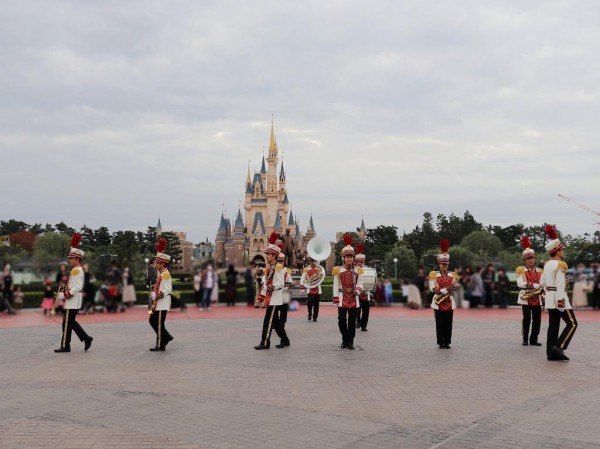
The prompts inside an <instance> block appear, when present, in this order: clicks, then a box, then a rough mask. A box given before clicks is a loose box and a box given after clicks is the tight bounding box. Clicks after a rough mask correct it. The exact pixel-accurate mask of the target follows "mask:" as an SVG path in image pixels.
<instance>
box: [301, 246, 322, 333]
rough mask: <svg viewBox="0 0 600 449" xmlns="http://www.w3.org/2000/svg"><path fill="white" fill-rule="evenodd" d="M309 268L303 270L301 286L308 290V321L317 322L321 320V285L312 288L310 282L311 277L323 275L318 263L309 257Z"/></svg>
mask: <svg viewBox="0 0 600 449" xmlns="http://www.w3.org/2000/svg"><path fill="white" fill-rule="evenodd" d="M307 259H308V263H309V266H308V267H305V268H304V269H303V270H302V277H300V285H303V286H304V288H306V291H307V293H308V299H307V300H306V307H307V308H308V321H311V320H312V321H313V322H316V321H317V319H318V318H319V301H320V300H321V293H322V290H321V285H317V286H316V287H312V286H311V284H310V282H309V280H310V278H311V277H314V276H318V275H320V273H321V270H320V269H319V266H318V264H317V261H316V260H315V259H313V258H312V257H310V256H308V257H307Z"/></svg>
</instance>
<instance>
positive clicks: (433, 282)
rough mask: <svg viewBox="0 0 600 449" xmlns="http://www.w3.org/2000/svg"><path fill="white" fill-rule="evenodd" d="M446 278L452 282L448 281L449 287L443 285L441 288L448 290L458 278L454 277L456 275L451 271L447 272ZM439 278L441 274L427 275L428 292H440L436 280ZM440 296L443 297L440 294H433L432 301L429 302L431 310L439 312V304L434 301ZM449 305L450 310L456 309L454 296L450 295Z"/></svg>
mask: <svg viewBox="0 0 600 449" xmlns="http://www.w3.org/2000/svg"><path fill="white" fill-rule="evenodd" d="M446 276H448V277H450V278H452V280H451V281H450V285H445V286H443V287H441V288H445V289H446V290H450V288H451V286H453V285H454V284H455V283H456V281H457V279H458V276H457V275H456V273H454V272H452V271H448V273H447V274H446ZM440 277H442V273H440V272H439V271H432V272H430V273H429V291H431V292H436V291H438V290H440V286H439V283H438V279H439V278H440ZM441 296H443V295H442V294H441V293H435V294H434V295H433V299H432V300H431V308H432V309H435V310H439V308H440V306H439V304H436V303H435V300H436V299H438V298H440V297H441ZM445 301H448V300H447V299H446V300H445ZM450 304H451V305H452V307H451V308H450V310H454V309H456V302H454V295H450Z"/></svg>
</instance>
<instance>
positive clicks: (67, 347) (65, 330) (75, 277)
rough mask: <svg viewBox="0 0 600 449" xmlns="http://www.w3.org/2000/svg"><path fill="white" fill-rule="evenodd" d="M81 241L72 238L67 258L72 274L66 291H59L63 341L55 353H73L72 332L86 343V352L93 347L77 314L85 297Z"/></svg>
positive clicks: (78, 237)
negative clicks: (61, 308) (61, 305)
mask: <svg viewBox="0 0 600 449" xmlns="http://www.w3.org/2000/svg"><path fill="white" fill-rule="evenodd" d="M80 241H81V235H79V234H73V236H72V237H71V250H70V251H69V255H68V256H67V260H68V262H69V266H70V267H71V273H70V274H69V277H68V279H67V284H66V287H65V289H64V291H59V292H58V294H57V298H56V299H57V300H58V301H59V302H64V305H63V321H62V339H61V341H60V348H58V349H55V350H54V352H71V332H72V331H75V334H77V337H78V338H79V340H80V341H81V342H83V343H84V347H83V348H84V350H85V351H87V350H88V349H90V346H91V345H92V340H93V338H92V337H90V336H89V335H88V334H87V333H86V332H85V331H84V330H83V328H82V327H81V325H80V324H79V323H78V322H77V320H76V317H77V312H79V309H81V302H82V296H83V294H82V293H83V292H82V290H83V280H84V273H83V268H82V267H81V260H82V259H83V256H84V255H85V253H84V252H83V251H82V250H80V249H79V248H78V246H79V242H80Z"/></svg>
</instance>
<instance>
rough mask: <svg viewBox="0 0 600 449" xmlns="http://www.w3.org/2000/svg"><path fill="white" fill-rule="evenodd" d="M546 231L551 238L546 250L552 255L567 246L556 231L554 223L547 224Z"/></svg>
mask: <svg viewBox="0 0 600 449" xmlns="http://www.w3.org/2000/svg"><path fill="white" fill-rule="evenodd" d="M544 232H545V233H546V235H547V236H548V238H549V239H550V241H549V242H548V243H546V251H547V252H548V254H550V255H552V254H553V253H556V252H557V251H558V250H561V249H563V248H564V247H565V245H563V244H562V242H561V241H560V240H558V234H557V233H556V229H554V228H553V227H552V225H547V226H546V227H545V228H544Z"/></svg>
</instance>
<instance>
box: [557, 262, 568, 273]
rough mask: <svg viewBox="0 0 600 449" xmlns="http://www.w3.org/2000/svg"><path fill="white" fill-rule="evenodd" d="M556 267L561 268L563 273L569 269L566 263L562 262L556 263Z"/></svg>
mask: <svg viewBox="0 0 600 449" xmlns="http://www.w3.org/2000/svg"><path fill="white" fill-rule="evenodd" d="M558 266H559V268H562V269H563V270H565V271H567V270H568V269H569V266H568V265H567V263H566V262H563V261H562V260H561V261H559V262H558Z"/></svg>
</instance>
